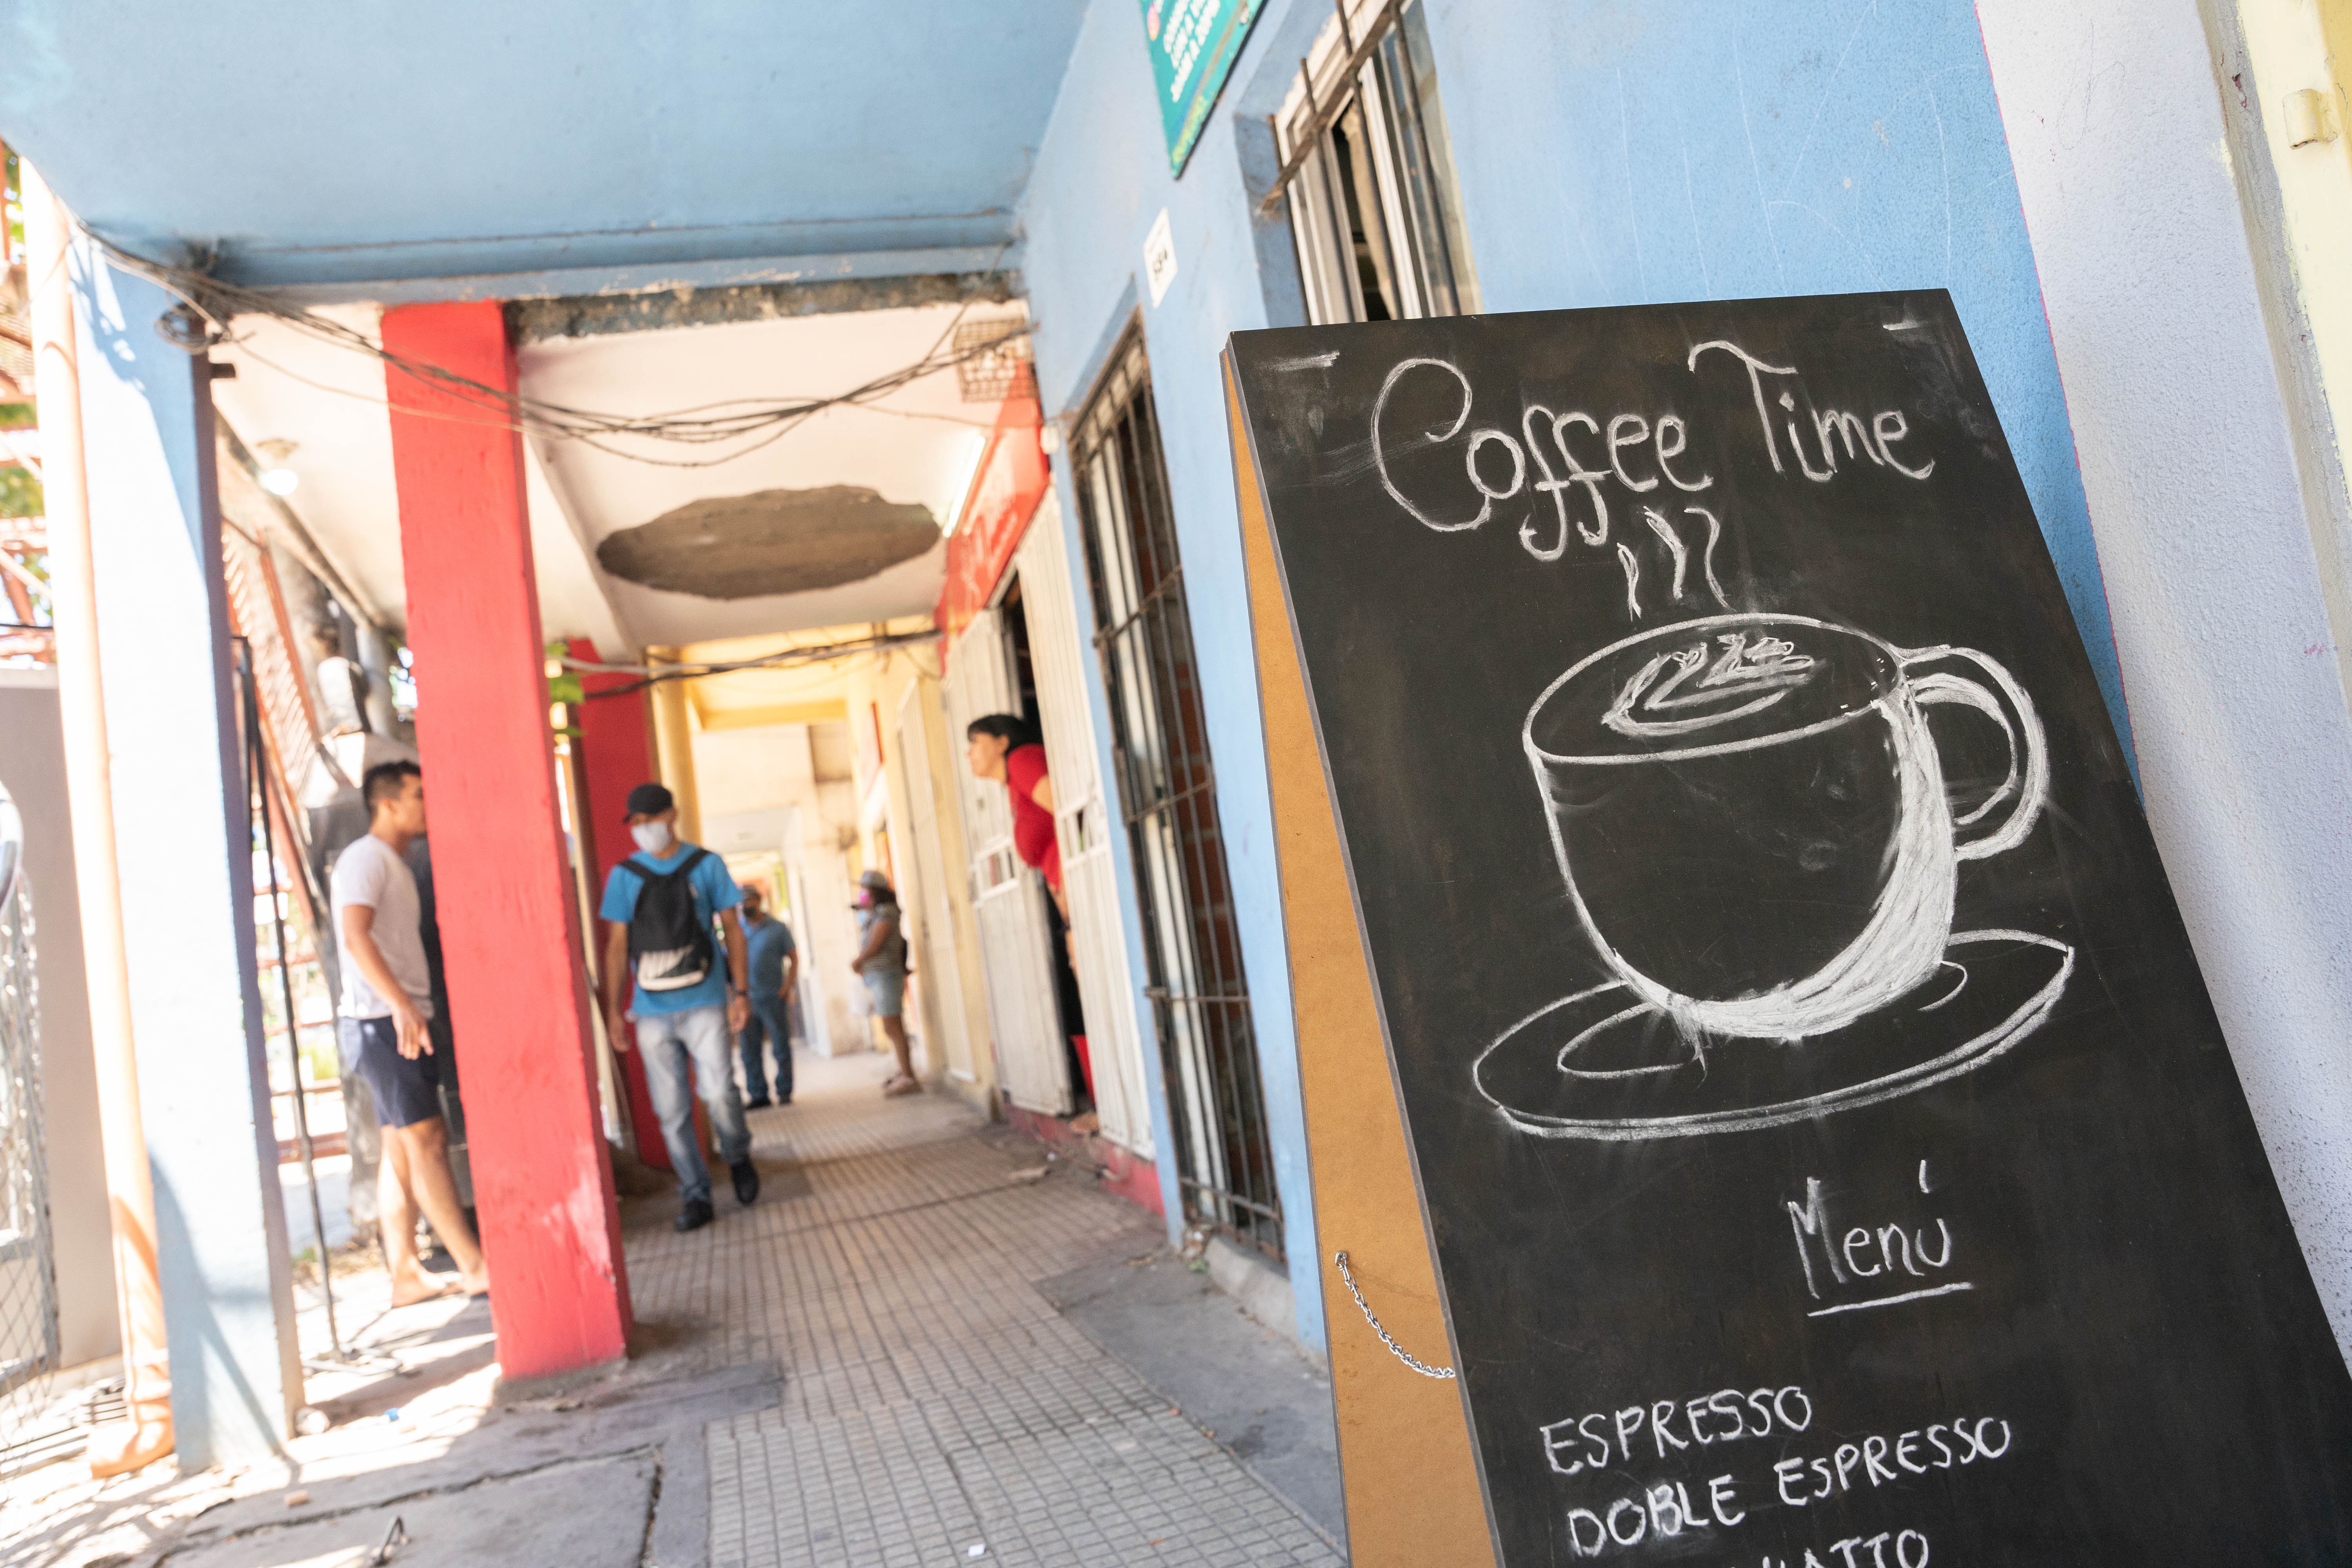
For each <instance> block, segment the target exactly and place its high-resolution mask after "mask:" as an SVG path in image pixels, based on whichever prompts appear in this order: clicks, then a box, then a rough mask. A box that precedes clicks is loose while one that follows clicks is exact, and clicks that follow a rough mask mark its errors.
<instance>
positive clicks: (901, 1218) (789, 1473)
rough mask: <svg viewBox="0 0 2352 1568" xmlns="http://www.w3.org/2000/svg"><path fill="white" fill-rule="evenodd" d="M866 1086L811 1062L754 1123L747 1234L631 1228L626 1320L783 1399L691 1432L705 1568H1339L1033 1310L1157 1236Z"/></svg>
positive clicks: (1271, 1498) (845, 1063)
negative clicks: (701, 1343) (702, 1468)
mask: <svg viewBox="0 0 2352 1568" xmlns="http://www.w3.org/2000/svg"><path fill="white" fill-rule="evenodd" d="M880 1072H881V1066H880V1064H879V1063H878V1062H877V1060H876V1058H845V1059H844V1060H841V1061H837V1062H814V1061H806V1060H804V1061H803V1064H802V1070H801V1082H800V1087H799V1091H798V1094H797V1097H796V1100H795V1102H794V1103H793V1105H792V1106H790V1107H786V1108H780V1109H778V1110H769V1111H761V1112H755V1113H754V1115H753V1118H752V1127H753V1131H754V1134H755V1137H756V1138H757V1140H758V1142H757V1144H756V1146H755V1148H754V1157H755V1158H756V1159H758V1160H760V1162H761V1163H762V1165H763V1166H765V1167H767V1168H768V1169H769V1171H770V1175H769V1178H768V1191H767V1193H766V1194H763V1195H762V1197H761V1202H760V1204H759V1205H757V1206H756V1207H755V1208H753V1209H751V1210H749V1211H744V1210H741V1209H738V1208H736V1207H735V1206H734V1205H732V1203H731V1202H730V1201H728V1200H726V1199H725V1198H724V1197H723V1196H722V1199H721V1203H720V1211H719V1224H718V1225H715V1226H711V1227H709V1229H706V1230H703V1231H699V1232H697V1233H695V1234H693V1235H690V1236H684V1237H678V1236H672V1235H670V1234H668V1233H667V1231H665V1230H657V1229H639V1228H635V1226H633V1228H632V1231H631V1234H630V1237H629V1252H628V1257H629V1269H630V1277H631V1283H632V1287H633V1294H634V1297H635V1302H636V1308H637V1313H638V1317H639V1319H640V1320H641V1321H646V1322H649V1323H660V1322H664V1321H700V1322H701V1323H704V1324H707V1325H710V1326H711V1327H714V1328H717V1329H718V1330H719V1331H718V1332H717V1333H714V1334H711V1335H710V1336H709V1339H708V1340H706V1341H705V1344H706V1346H707V1349H706V1350H705V1352H704V1353H705V1354H706V1355H707V1356H709V1357H710V1358H711V1363H712V1364H714V1365H717V1364H726V1363H746V1362H760V1361H771V1360H772V1361H773V1362H775V1363H777V1364H778V1365H779V1366H780V1367H781V1368H782V1373H783V1384H784V1396H783V1400H782V1404H781V1405H778V1406H777V1407H776V1408H774V1409H771V1410H767V1411H763V1412H761V1413H759V1414H756V1415H737V1416H733V1417H730V1418H729V1419H727V1420H723V1421H719V1422H715V1423H713V1424H712V1425H711V1426H710V1427H709V1475H710V1482H709V1485H710V1510H711V1511H710V1563H711V1564H712V1568H766V1565H768V1564H792V1565H794V1568H798V1565H802V1564H807V1565H810V1568H835V1565H839V1568H867V1565H874V1568H896V1565H898V1564H902V1563H903V1564H909V1565H912V1564H927V1565H928V1564H940V1565H944V1564H949V1563H975V1562H987V1563H1007V1564H1024V1565H1026V1564H1038V1565H1041V1568H1042V1565H1047V1564H1052V1565H1061V1564H1068V1565H1070V1568H1078V1565H1080V1564H1083V1565H1085V1568H1104V1565H1107V1564H1129V1563H1136V1564H1144V1563H1164V1564H1202V1565H1212V1564H1225V1563H1234V1564H1240V1563H1339V1562H1340V1561H1341V1559H1340V1557H1339V1553H1338V1552H1335V1551H1334V1550H1333V1549H1332V1547H1331V1546H1330V1545H1329V1544H1328V1542H1326V1541H1325V1539H1324V1538H1323V1537H1322V1536H1321V1535H1320V1534H1319V1533H1318V1532H1317V1531H1315V1530H1314V1529H1313V1528H1312V1527H1310V1526H1309V1525H1308V1524H1307V1523H1306V1522H1305V1521H1303V1520H1301V1519H1300V1518H1299V1517H1298V1516H1297V1514H1296V1513H1294V1512H1292V1511H1291V1510H1290V1508H1289V1507H1288V1506H1287V1505H1286V1504H1285V1503H1284V1502H1283V1501H1282V1500H1280V1499H1279V1498H1277V1497H1276V1496H1275V1495H1274V1494H1273V1493H1271V1492H1269V1491H1267V1490H1266V1489H1265V1488H1264V1487H1263V1486H1261V1485H1260V1484H1259V1483H1258V1482H1257V1481H1256V1479H1254V1478H1253V1477H1252V1476H1251V1475H1250V1474H1249V1473H1248V1472H1247V1471H1246V1470H1244V1468H1242V1466H1241V1465H1240V1464H1239V1463H1238V1462H1237V1461H1236V1460H1235V1459H1234V1458H1233V1457H1232V1456H1231V1455H1230V1454H1228V1453H1226V1452H1225V1451H1224V1450H1223V1449H1222V1448H1220V1447H1218V1446H1217V1445H1216V1443H1215V1442H1214V1441H1213V1440H1212V1439H1211V1438H1210V1437H1209V1436H1206V1435H1205V1434H1204V1433H1202V1431H1201V1430H1200V1429H1199V1428H1197V1427H1195V1426H1192V1424H1191V1423H1190V1422H1188V1421H1187V1420H1185V1419H1184V1417H1183V1416H1182V1415H1181V1414H1179V1413H1178V1412H1176V1411H1174V1410H1172V1409H1171V1408H1170V1407H1169V1406H1168V1405H1167V1404H1166V1402H1165V1401H1164V1400H1163V1399H1161V1398H1160V1396H1159V1395H1157V1394H1154V1393H1153V1392H1152V1391H1151V1390H1150V1388H1149V1387H1148V1386H1147V1385H1146V1384H1144V1383H1143V1381H1142V1380H1141V1379H1140V1378H1139V1377H1138V1376H1137V1375H1136V1374H1135V1373H1133V1372H1131V1371H1130V1370H1129V1368H1128V1367H1127V1366H1126V1365H1125V1364H1124V1363H1120V1362H1119V1361H1118V1360H1116V1359H1114V1358H1112V1357H1110V1356H1108V1355H1107V1354H1105V1353H1104V1352H1102V1351H1100V1350H1098V1349H1097V1348H1096V1346H1095V1345H1094V1344H1093V1343H1092V1342H1089V1341H1088V1340H1087V1339H1086V1338H1085V1337H1084V1336H1083V1335H1081V1334H1080V1333H1078V1332H1077V1331H1076V1329H1074V1328H1072V1327H1071V1326H1070V1325H1069V1323H1068V1322H1067V1321H1065V1320H1064V1319H1063V1318H1062V1317H1061V1316H1060V1315H1059V1314H1058V1313H1057V1312H1055V1310H1054V1309H1053V1308H1052V1307H1051V1306H1050V1305H1048V1304H1047V1303H1046V1301H1045V1299H1044V1298H1043V1297H1041V1296H1040V1295H1039V1294H1038V1292H1037V1291H1036V1289H1034V1284H1033V1282H1034V1281H1036V1280H1039V1279H1048V1278H1051V1277H1053V1276H1055V1275H1058V1274H1061V1273H1064V1272H1066V1271H1067V1270H1069V1269H1072V1268H1079V1267H1081V1266H1084V1265H1086V1264H1088V1263H1094V1262H1099V1261H1101V1260H1102V1259H1104V1258H1107V1257H1115V1256H1118V1255H1119V1254H1120V1252H1121V1251H1122V1250H1125V1251H1127V1252H1130V1253H1133V1254H1141V1253H1143V1252H1146V1251H1149V1250H1150V1249H1151V1248H1152V1247H1155V1246H1158V1245H1159V1244H1160V1241H1161V1235H1160V1230H1159V1226H1158V1224H1157V1222H1156V1221H1154V1220H1152V1219H1151V1218H1150V1216H1149V1215H1143V1214H1141V1213H1139V1211H1138V1210H1136V1209H1135V1208H1133V1207H1132V1206H1130V1205H1127V1204H1125V1203H1122V1202H1121V1201H1119V1200H1118V1199H1116V1198H1112V1197H1110V1196H1108V1195H1107V1194H1101V1193H1097V1192H1096V1191H1095V1190H1094V1187H1093V1184H1092V1182H1091V1180H1090V1179H1089V1178H1088V1177H1087V1175H1086V1174H1085V1173H1083V1172H1077V1171H1073V1170H1071V1169H1070V1168H1069V1167H1067V1166H1066V1165H1060V1164H1055V1165H1052V1166H1050V1167H1049V1168H1047V1169H1046V1172H1045V1174H1044V1175H1042V1176H1041V1175H1038V1174H1037V1172H1038V1171H1039V1169H1040V1168H1041V1167H1045V1166H1046V1165H1047V1163H1046V1161H1045V1157H1044V1155H1043V1152H1041V1151H1039V1150H1038V1149H1037V1147H1036V1146H1035V1145H1034V1144H1032V1143H1029V1142H1025V1141H1024V1140H1021V1139H1019V1138H1017V1137H1014V1136H1013V1135H1012V1134H1010V1133H1009V1132H1007V1131H1004V1130H1003V1129H1001V1128H999V1129H990V1128H987V1127H986V1126H985V1124H983V1123H982V1121H980V1119H979V1118H978V1117H976V1116H974V1115H972V1114H971V1112H969V1111H968V1110H964V1109H963V1108H961V1107H960V1106H958V1105H956V1104H955V1103H954V1102H952V1101H950V1100H944V1099H942V1098H939V1097H934V1096H928V1095H926V1096H918V1097H913V1098H910V1099H908V1100H889V1101H885V1100H881V1099H880V1097H879V1095H878V1093H877V1089H876V1083H877V1079H878V1078H879V1076H880ZM787 1162H789V1163H787ZM632 1218H633V1220H635V1219H636V1218H637V1216H636V1215H632Z"/></svg>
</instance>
